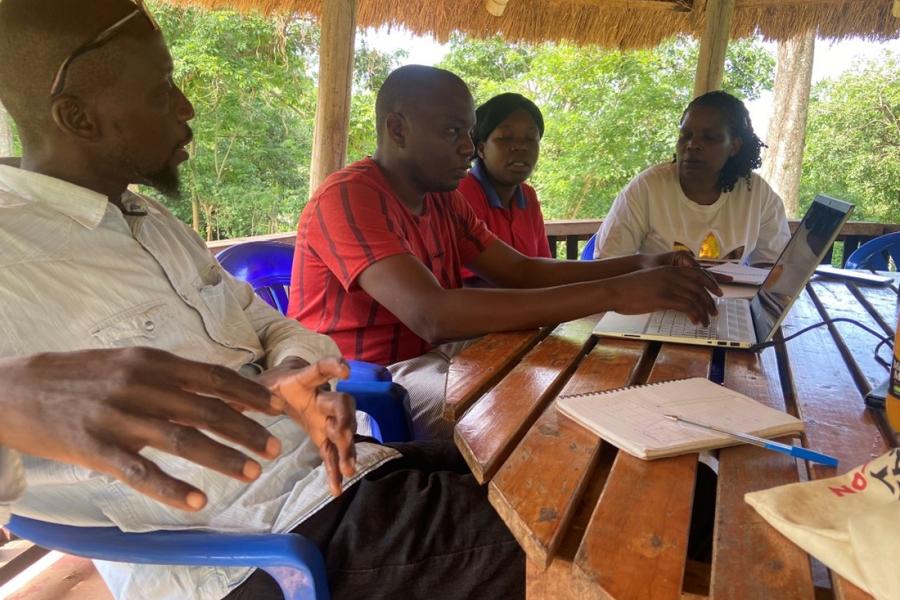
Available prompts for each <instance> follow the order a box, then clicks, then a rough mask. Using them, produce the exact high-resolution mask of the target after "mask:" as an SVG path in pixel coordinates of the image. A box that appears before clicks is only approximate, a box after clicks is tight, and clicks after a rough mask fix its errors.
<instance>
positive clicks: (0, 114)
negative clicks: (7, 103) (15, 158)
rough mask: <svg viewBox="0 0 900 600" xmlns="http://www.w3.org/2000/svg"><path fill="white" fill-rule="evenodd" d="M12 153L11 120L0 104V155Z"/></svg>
mask: <svg viewBox="0 0 900 600" xmlns="http://www.w3.org/2000/svg"><path fill="white" fill-rule="evenodd" d="M12 155H13V121H12V119H11V118H10V116H9V113H7V112H6V110H5V109H4V108H3V106H0V157H4V156H12Z"/></svg>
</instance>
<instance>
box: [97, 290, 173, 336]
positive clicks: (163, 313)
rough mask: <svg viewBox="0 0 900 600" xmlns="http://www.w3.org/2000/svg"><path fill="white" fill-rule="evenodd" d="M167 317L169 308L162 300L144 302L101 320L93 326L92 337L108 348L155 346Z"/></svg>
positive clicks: (164, 326) (169, 312) (169, 313)
mask: <svg viewBox="0 0 900 600" xmlns="http://www.w3.org/2000/svg"><path fill="white" fill-rule="evenodd" d="M170 317H171V309H170V308H169V306H168V305H167V304H166V302H165V301H160V300H154V301H150V302H145V303H144V304H141V305H139V306H135V307H134V308H130V309H128V310H126V311H123V312H120V313H118V314H116V315H113V316H112V317H109V318H106V319H104V320H103V321H101V322H100V323H98V324H97V325H96V326H94V328H93V329H92V330H91V335H92V336H94V337H95V338H97V339H98V340H100V342H102V343H103V345H104V346H107V347H114V348H126V347H131V346H156V345H157V344H156V343H155V342H156V340H157V338H158V337H159V336H160V335H161V334H162V333H163V332H164V331H165V328H166V326H167V321H168V320H170Z"/></svg>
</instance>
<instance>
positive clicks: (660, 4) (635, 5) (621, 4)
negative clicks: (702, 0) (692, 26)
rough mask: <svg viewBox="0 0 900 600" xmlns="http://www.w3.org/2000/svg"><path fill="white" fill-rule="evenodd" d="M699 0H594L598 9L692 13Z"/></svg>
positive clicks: (594, 4) (593, 3)
mask: <svg viewBox="0 0 900 600" xmlns="http://www.w3.org/2000/svg"><path fill="white" fill-rule="evenodd" d="M698 1H699V0H593V2H591V4H592V5H593V6H596V7H597V8H609V9H615V10H621V9H640V10H661V11H667V12H691V9H692V6H693V5H694V4H695V3H696V2H698Z"/></svg>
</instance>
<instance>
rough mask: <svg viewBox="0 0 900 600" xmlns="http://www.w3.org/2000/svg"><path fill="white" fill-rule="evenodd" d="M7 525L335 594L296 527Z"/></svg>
mask: <svg viewBox="0 0 900 600" xmlns="http://www.w3.org/2000/svg"><path fill="white" fill-rule="evenodd" d="M6 527H7V528H8V529H9V530H10V531H12V532H13V533H14V534H16V535H17V536H19V537H20V538H22V539H26V540H29V541H31V542H33V543H35V544H37V545H38V546H43V547H44V548H48V549H51V550H58V551H60V552H65V553H66V554H74V555H76V556H83V557H85V558H91V559H97V560H107V561H114V562H128V563H140V564H151V565H189V566H213V567H256V568H260V569H263V570H265V571H266V572H267V573H268V574H269V575H271V576H272V577H273V578H274V579H275V581H277V582H278V585H279V586H280V587H281V591H282V593H283V594H284V597H285V600H327V599H328V598H329V592H328V578H327V577H326V574H325V561H324V559H323V558H322V553H321V552H319V549H318V548H317V547H316V545H315V544H313V543H312V542H310V541H309V540H308V539H306V538H305V537H303V536H301V535H297V534H293V533H281V534H276V533H255V534H240V533H214V532H204V531H158V532H151V533H124V532H122V531H121V530H119V529H118V528H117V527H73V526H70V525H57V524H55V523H45V522H43V521H36V520H34V519H28V518H25V517H21V516H18V515H13V516H12V518H11V519H10V522H9V524H8V525H7V526H6Z"/></svg>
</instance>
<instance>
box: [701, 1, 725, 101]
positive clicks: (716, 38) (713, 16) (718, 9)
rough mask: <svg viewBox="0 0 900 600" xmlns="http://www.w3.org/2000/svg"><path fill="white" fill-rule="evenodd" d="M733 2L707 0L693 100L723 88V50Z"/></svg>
mask: <svg viewBox="0 0 900 600" xmlns="http://www.w3.org/2000/svg"><path fill="white" fill-rule="evenodd" d="M733 15H734V0H706V25H705V26H704V28H703V37H702V38H701V39H700V56H699V57H698V59H697V75H696V77H694V97H695V98H696V97H697V96H700V95H702V94H705V93H706V92H710V91H712V90H717V89H719V88H721V87H722V76H723V75H724V73H725V50H726V49H727V48H728V37H729V35H730V33H731V17H732V16H733Z"/></svg>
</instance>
